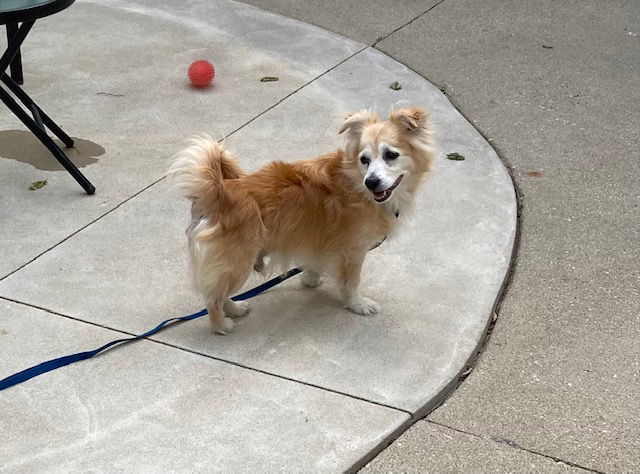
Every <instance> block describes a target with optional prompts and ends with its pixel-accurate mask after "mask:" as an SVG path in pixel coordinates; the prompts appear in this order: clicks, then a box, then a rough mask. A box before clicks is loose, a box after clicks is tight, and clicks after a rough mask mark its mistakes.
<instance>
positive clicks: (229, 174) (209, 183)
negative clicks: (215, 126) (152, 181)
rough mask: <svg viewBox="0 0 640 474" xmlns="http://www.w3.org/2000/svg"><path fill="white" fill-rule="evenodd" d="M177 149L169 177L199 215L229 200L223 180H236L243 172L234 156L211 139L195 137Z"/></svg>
mask: <svg viewBox="0 0 640 474" xmlns="http://www.w3.org/2000/svg"><path fill="white" fill-rule="evenodd" d="M188 145H189V146H187V148H185V149H184V150H182V151H180V152H178V154H177V155H176V156H175V160H174V163H173V165H172V166H171V168H170V169H169V176H170V177H171V178H172V179H173V180H174V182H175V183H176V185H177V187H178V188H180V189H181V190H182V192H183V193H184V195H185V196H186V197H187V198H189V199H191V200H192V201H193V206H194V209H198V210H199V212H201V213H202V215H206V214H209V213H210V212H213V213H217V212H216V211H217V210H218V209H219V208H220V206H221V205H223V204H224V202H225V201H228V198H229V196H228V193H227V192H226V191H225V185H224V180H227V179H236V178H239V177H241V176H243V175H244V172H243V171H242V169H240V167H239V166H238V164H237V163H236V160H235V158H234V157H233V155H232V154H231V153H230V152H229V151H227V150H226V149H225V147H224V145H221V144H220V143H218V142H217V141H215V140H214V139H213V138H211V137H210V136H207V135H202V136H196V137H193V138H191V139H190V140H189V141H188Z"/></svg>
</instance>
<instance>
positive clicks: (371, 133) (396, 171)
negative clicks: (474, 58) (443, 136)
mask: <svg viewBox="0 0 640 474" xmlns="http://www.w3.org/2000/svg"><path fill="white" fill-rule="evenodd" d="M345 131H346V132H347V137H346V158H345V165H346V169H347V172H348V173H349V175H350V176H352V177H354V178H355V179H357V181H358V183H359V184H358V185H359V186H361V187H362V188H363V189H364V190H366V191H367V192H368V193H369V194H370V195H371V197H372V198H373V199H374V200H375V201H376V202H380V203H382V202H385V201H396V206H395V208H396V209H398V208H399V206H400V202H401V201H404V200H406V199H407V198H411V197H412V196H413V195H414V193H415V191H416V190H417V188H418V186H419V185H420V184H421V183H422V182H423V181H424V180H425V178H426V177H427V173H428V171H429V168H430V164H431V160H432V154H433V150H432V142H431V128H430V123H429V115H428V113H427V111H426V110H425V109H422V108H419V107H409V108H398V109H394V110H392V111H391V113H390V114H389V118H388V119H387V120H384V121H383V120H380V118H379V117H378V116H377V115H376V114H375V113H374V112H372V111H370V110H363V111H360V112H356V113H354V114H349V115H347V117H346V118H345V121H344V123H343V124H342V127H340V130H339V133H343V132H345Z"/></svg>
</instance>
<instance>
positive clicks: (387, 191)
mask: <svg viewBox="0 0 640 474" xmlns="http://www.w3.org/2000/svg"><path fill="white" fill-rule="evenodd" d="M389 194H391V190H390V189H385V190H384V191H380V192H375V191H374V193H373V199H375V200H376V201H384V200H385V199H387V198H388V197H389Z"/></svg>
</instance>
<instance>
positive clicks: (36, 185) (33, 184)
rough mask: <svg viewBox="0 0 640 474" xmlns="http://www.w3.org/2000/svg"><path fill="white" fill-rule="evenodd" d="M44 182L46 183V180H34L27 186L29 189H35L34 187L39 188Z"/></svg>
mask: <svg viewBox="0 0 640 474" xmlns="http://www.w3.org/2000/svg"><path fill="white" fill-rule="evenodd" d="M45 184H47V180H46V179H45V180H43V181H34V182H33V183H31V186H30V187H29V189H30V190H31V191H35V190H36V189H40V188H41V187H43V186H44V185H45Z"/></svg>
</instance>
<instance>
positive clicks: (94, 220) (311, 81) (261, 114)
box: [0, 0, 444, 282]
mask: <svg viewBox="0 0 640 474" xmlns="http://www.w3.org/2000/svg"><path fill="white" fill-rule="evenodd" d="M443 1H444V0H443ZM368 47H369V46H364V47H362V48H361V49H359V50H358V51H356V52H355V53H353V54H351V55H350V56H348V57H347V58H345V59H343V60H341V61H340V62H338V63H337V64H335V65H333V66H331V67H330V68H329V69H327V70H326V71H324V72H322V73H321V74H319V75H317V76H316V77H314V78H312V79H310V80H309V81H307V82H306V83H304V84H303V85H301V86H300V87H298V88H297V89H295V90H294V91H292V92H290V93H289V94H287V95H286V96H284V97H283V98H282V99H280V100H278V101H277V102H276V103H274V104H273V105H270V106H269V107H267V108H266V109H265V110H263V111H262V112H260V113H259V114H257V115H255V116H254V117H252V118H251V119H249V120H248V121H247V122H245V123H244V124H242V125H240V126H239V127H238V128H236V129H235V130H233V131H231V132H230V133H228V134H227V135H226V136H225V138H227V137H230V136H232V135H233V134H235V133H236V132H238V131H240V130H242V129H243V128H244V127H246V126H247V125H249V124H250V123H252V122H253V121H255V120H256V119H258V118H260V117H261V116H263V115H264V114H266V113H267V112H269V111H270V110H272V109H274V108H275V107H277V106H278V105H280V104H282V103H283V102H284V101H285V100H287V99H288V98H289V97H291V96H292V95H294V94H296V93H297V92H299V91H300V90H302V89H304V88H305V87H307V86H308V85H309V84H311V83H313V82H315V81H316V80H318V79H320V78H321V77H322V76H324V75H326V74H328V73H330V72H331V71H333V70H334V69H335V68H337V67H338V66H340V65H342V64H344V63H345V62H347V61H348V60H350V59H351V58H353V57H354V56H356V55H358V54H360V53H362V52H363V51H364V50H366V49H367V48H368ZM166 177H167V175H166V174H165V175H164V176H162V177H161V178H159V179H157V180H155V181H153V182H152V183H151V184H148V185H146V186H145V187H143V188H142V189H140V190H139V191H136V192H134V193H133V194H132V195H131V196H129V197H127V198H125V199H124V200H123V201H121V202H120V203H118V204H117V205H115V206H114V207H113V208H111V209H110V210H108V211H107V212H105V213H104V214H101V215H100V216H98V217H96V218H95V219H93V220H92V221H91V222H88V223H87V224H85V225H84V226H82V227H80V228H79V229H77V230H75V231H74V232H72V233H71V234H69V235H68V236H66V237H65V238H63V239H62V240H60V241H59V242H56V243H55V244H53V245H52V246H51V247H49V248H47V249H46V250H44V251H42V252H41V253H39V254H38V255H36V256H35V257H33V258H32V259H31V260H29V261H28V262H26V263H24V264H22V265H20V266H19V267H18V268H16V269H14V270H11V271H10V272H9V273H7V274H6V275H4V276H1V277H0V282H1V281H3V280H4V279H6V278H9V277H10V276H11V275H13V274H14V273H16V272H18V271H20V270H22V269H23V268H24V267H26V266H27V265H30V264H31V263H33V262H35V261H36V260H37V259H39V258H40V257H42V256H43V255H44V254H46V253H48V252H49V251H51V250H53V249H54V248H56V247H57V246H58V245H60V244H62V243H64V242H66V241H67V240H69V239H70V238H71V237H73V236H75V235H76V234H78V233H80V232H82V231H83V230H85V229H86V228H87V227H89V226H91V225H93V224H95V223H96V222H98V221H99V220H101V219H102V218H103V217H105V216H107V215H109V214H111V213H112V212H113V211H115V210H116V209H118V208H119V207H120V206H122V205H123V204H125V203H127V202H128V201H130V200H131V199H133V198H135V197H136V196H138V195H139V194H141V193H143V192H144V191H146V190H147V189H149V188H151V187H152V186H155V185H156V184H158V183H159V182H160V181H162V180H163V179H165V178H166Z"/></svg>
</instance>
